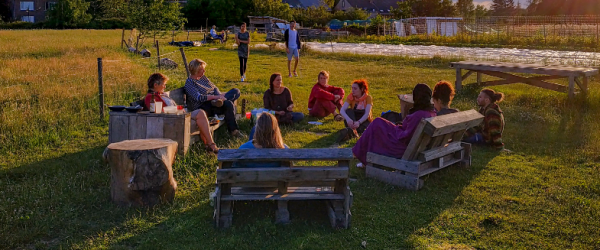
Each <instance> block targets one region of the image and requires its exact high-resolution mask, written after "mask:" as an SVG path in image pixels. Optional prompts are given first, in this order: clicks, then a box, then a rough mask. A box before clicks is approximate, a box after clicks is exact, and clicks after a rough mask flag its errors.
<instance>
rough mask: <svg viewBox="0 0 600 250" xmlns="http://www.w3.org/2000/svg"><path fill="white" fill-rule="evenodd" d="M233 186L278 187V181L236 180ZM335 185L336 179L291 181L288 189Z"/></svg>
mask: <svg viewBox="0 0 600 250" xmlns="http://www.w3.org/2000/svg"><path fill="white" fill-rule="evenodd" d="M231 185H232V186H233V187H273V188H277V182H276V181H263V182H236V183H232V184H231ZM334 186H335V179H331V180H318V181H312V180H310V181H299V182H296V181H291V182H288V190H291V189H293V188H295V187H331V189H332V190H333V187H334Z"/></svg>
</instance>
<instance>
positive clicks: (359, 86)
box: [337, 79, 373, 142]
mask: <svg viewBox="0 0 600 250" xmlns="http://www.w3.org/2000/svg"><path fill="white" fill-rule="evenodd" d="M372 109H373V98H372V97H371V96H370V95H369V84H368V83H367V80H363V79H361V80H355V81H354V82H352V93H350V95H348V97H347V98H346V102H345V103H344V106H342V108H341V109H340V113H341V115H342V116H343V117H344V119H345V121H344V124H345V125H346V128H345V129H342V130H340V132H339V136H338V140H337V141H338V142H342V141H345V140H348V139H349V138H350V137H358V135H359V134H362V133H363V132H364V131H365V129H367V127H368V126H369V124H371V121H372V120H373V115H372V112H371V111H372Z"/></svg>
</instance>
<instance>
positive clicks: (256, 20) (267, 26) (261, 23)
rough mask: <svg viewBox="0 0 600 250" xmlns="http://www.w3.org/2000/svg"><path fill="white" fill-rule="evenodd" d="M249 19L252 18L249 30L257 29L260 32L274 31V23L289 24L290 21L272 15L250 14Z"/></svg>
mask: <svg viewBox="0 0 600 250" xmlns="http://www.w3.org/2000/svg"><path fill="white" fill-rule="evenodd" d="M248 19H250V22H249V24H248V30H249V31H251V32H252V31H254V30H257V31H258V33H268V32H273V29H274V27H273V26H274V25H273V24H277V23H282V24H287V23H288V21H286V20H283V19H279V18H275V17H270V16H248ZM275 27H277V26H275Z"/></svg>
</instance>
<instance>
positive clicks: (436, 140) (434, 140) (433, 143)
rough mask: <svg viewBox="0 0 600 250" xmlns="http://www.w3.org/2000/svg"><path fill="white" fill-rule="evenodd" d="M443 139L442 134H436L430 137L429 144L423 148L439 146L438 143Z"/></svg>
mask: <svg viewBox="0 0 600 250" xmlns="http://www.w3.org/2000/svg"><path fill="white" fill-rule="evenodd" d="M443 139H444V135H438V136H436V137H433V138H431V142H430V143H429V145H427V147H426V148H425V149H427V150H429V149H432V148H437V147H439V146H440V144H441V143H442V140H443Z"/></svg>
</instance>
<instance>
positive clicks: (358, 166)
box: [356, 162, 365, 168]
mask: <svg viewBox="0 0 600 250" xmlns="http://www.w3.org/2000/svg"><path fill="white" fill-rule="evenodd" d="M356 167H357V168H364V167H365V166H364V165H363V164H362V163H361V162H359V163H357V164H356Z"/></svg>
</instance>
